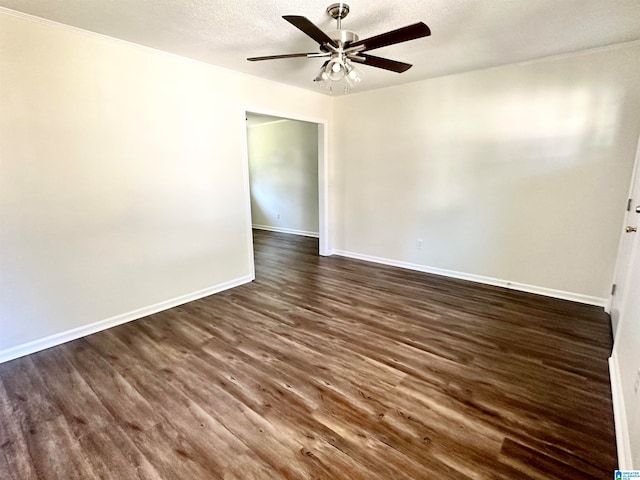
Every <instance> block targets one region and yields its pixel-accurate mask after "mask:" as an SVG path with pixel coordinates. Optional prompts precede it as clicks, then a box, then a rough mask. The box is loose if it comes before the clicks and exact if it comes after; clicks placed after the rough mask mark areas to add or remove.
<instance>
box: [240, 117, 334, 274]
mask: <svg viewBox="0 0 640 480" xmlns="http://www.w3.org/2000/svg"><path fill="white" fill-rule="evenodd" d="M248 113H257V114H259V115H269V116H271V117H279V118H282V119H285V120H297V121H300V122H308V123H314V124H316V125H317V126H318V236H319V248H318V254H319V255H321V256H323V257H326V256H329V255H331V249H330V246H329V160H328V153H329V124H328V121H327V120H326V119H323V118H315V117H307V116H304V115H298V114H295V113H293V114H292V113H291V112H282V111H277V110H271V109H267V108H262V107H256V106H253V105H250V106H245V108H244V109H243V110H242V122H241V125H242V137H241V138H242V143H243V156H244V168H243V177H244V178H243V183H244V190H245V211H246V215H247V221H248V226H247V230H248V236H249V238H248V241H249V246H250V252H249V256H250V265H251V276H252V278H255V261H254V256H253V235H252V221H251V184H250V179H249V142H248V137H247V123H246V116H247V114H248Z"/></svg>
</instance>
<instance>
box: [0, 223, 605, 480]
mask: <svg viewBox="0 0 640 480" xmlns="http://www.w3.org/2000/svg"><path fill="white" fill-rule="evenodd" d="M255 245H256V263H257V265H256V268H257V280H256V281H255V282H253V283H251V284H249V285H246V286H242V287H239V288H236V289H233V290H230V291H227V292H224V293H221V294H218V295H214V296H211V297H208V298H205V299H202V300H199V301H196V302H192V303H190V304H187V305H183V306H181V307H178V308H174V309H172V310H169V311H166V312H162V313H159V314H156V315H153V316H151V317H148V318H145V319H142V320H139V321H136V322H132V323H129V324H126V325H123V326H120V327H117V328H113V329H111V330H108V331H105V332H101V333H98V334H95V335H92V336H90V337H86V338H84V339H81V340H77V341H75V342H71V343H68V344H66V345H63V346H59V347H56V348H52V349H49V350H47V351H43V352H40V353H37V354H34V355H30V356H28V357H24V358H21V359H18V360H14V361H11V362H8V363H5V364H2V365H0V478H2V479H7V478H12V479H31V478H34V479H35V478H42V479H65V480H68V479H74V478H82V479H90V478H113V479H118V480H122V479H133V478H145V479H146V478H149V479H157V478H164V479H187V480H195V479H225V480H227V479H236V480H241V479H282V478H286V479H296V480H298V479H363V480H365V479H366V480H382V479H394V480H395V479H399V480H415V479H457V480H460V479H509V480H513V479H524V480H526V479H562V480H566V479H572V480H576V479H608V478H612V471H613V470H614V468H615V465H616V452H615V440H614V431H613V419H612V408H611V401H610V398H611V396H610V389H609V381H608V371H607V361H606V359H607V357H608V355H609V352H610V349H611V339H610V328H609V322H608V318H607V316H606V315H605V314H604V313H603V312H602V310H601V309H599V308H595V307H589V306H584V305H579V304H574V303H570V302H565V301H560V300H551V299H547V298H543V297H539V296H535V295H529V294H524V293H518V292H513V291H508V290H504V289H500V288H496V287H490V286H483V285H476V284H472V283H468V282H464V281H458V280H453V279H446V278H443V277H437V276H431V275H426V274H421V273H416V272H411V271H405V270H400V269H396V268H391V267H384V266H379V265H372V264H367V263H364V262H360V261H355V260H347V259H344V258H321V257H318V256H317V255H316V252H317V241H316V240H313V239H308V238H303V237H296V236H289V235H284V234H273V233H266V232H256V233H255Z"/></svg>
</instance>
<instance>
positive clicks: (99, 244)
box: [0, 12, 331, 357]
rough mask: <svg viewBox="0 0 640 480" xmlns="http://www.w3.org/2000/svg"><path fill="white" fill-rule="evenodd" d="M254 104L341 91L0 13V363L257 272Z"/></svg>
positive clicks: (290, 105)
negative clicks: (8, 355)
mask: <svg viewBox="0 0 640 480" xmlns="http://www.w3.org/2000/svg"><path fill="white" fill-rule="evenodd" d="M251 108H259V109H262V110H266V111H274V112H278V113H280V114H282V115H284V116H286V115H290V116H292V117H303V118H307V117H309V118H317V119H320V120H325V121H326V120H328V119H329V118H330V112H331V101H330V100H329V99H327V98H326V97H324V96H322V95H319V94H315V93H312V92H308V91H304V90H300V89H296V88H292V87H288V86H285V85H280V84H276V83H273V82H268V81H263V80H260V79H257V78H254V77H250V76H245V75H241V74H236V73H234V72H230V71H227V70H224V69H219V68H215V67H211V66H208V65H205V64H202V63H198V62H195V61H191V60H187V59H183V58H180V57H176V56H172V55H168V54H163V53H160V52H155V51H152V50H149V49H146V48H142V47H138V46H135V45H132V44H128V43H125V42H120V41H116V40H112V39H108V38H105V37H100V36H98V35H93V34H88V33H85V32H81V31H77V30H74V29H71V28H67V27H61V26H56V25H52V24H49V23H47V22H41V21H35V20H32V19H29V18H24V17H22V16H19V15H15V16H14V15H12V14H8V13H7V12H2V13H0V162H1V163H0V223H1V228H0V357H1V356H2V352H3V351H4V352H7V351H8V350H10V349H11V348H12V347H19V346H20V345H22V344H25V343H27V342H30V341H34V340H38V339H42V338H44V337H47V336H50V335H56V334H60V333H62V332H66V331H69V330H71V329H74V328H80V329H82V328H83V327H85V326H86V325H88V324H92V323H94V322H99V321H103V320H105V319H109V318H112V317H114V316H118V315H123V314H127V312H132V311H136V310H137V309H144V308H146V307H148V306H151V305H155V304H158V303H162V302H166V301H168V300H170V299H174V298H177V297H181V296H183V295H188V294H191V293H193V292H197V291H200V290H203V289H211V288H214V287H216V286H220V285H225V284H228V282H234V281H243V280H246V279H248V278H250V275H251V273H252V272H251V268H250V254H251V248H250V243H249V242H250V240H249V239H250V236H249V231H250V230H249V218H248V215H247V212H248V190H247V189H246V187H247V185H248V182H247V179H246V174H247V167H246V157H245V150H244V148H245V147H244V145H245V132H246V130H245V122H244V118H245V117H244V115H245V111H246V110H247V109H251Z"/></svg>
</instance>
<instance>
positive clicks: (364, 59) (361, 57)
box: [349, 53, 413, 73]
mask: <svg viewBox="0 0 640 480" xmlns="http://www.w3.org/2000/svg"><path fill="white" fill-rule="evenodd" d="M349 60H351V61H354V62H356V63H361V64H362V65H369V66H370V67H377V68H383V69H385V70H391V71H392V72H397V73H402V72H406V71H407V70H409V69H410V68H411V67H412V66H413V65H411V64H410V63H404V62H398V61H396V60H389V59H388V58H381V57H374V56H373V55H367V54H366V53H359V54H358V55H357V56H349Z"/></svg>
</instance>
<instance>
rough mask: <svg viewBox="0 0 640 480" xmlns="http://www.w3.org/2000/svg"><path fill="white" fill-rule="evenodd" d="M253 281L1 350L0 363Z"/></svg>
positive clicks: (246, 279) (207, 290) (238, 281)
mask: <svg viewBox="0 0 640 480" xmlns="http://www.w3.org/2000/svg"><path fill="white" fill-rule="evenodd" d="M253 279H254V277H252V276H250V275H247V276H245V277H241V278H238V279H235V280H231V281H229V282H225V283H221V284H218V285H215V286H213V287H209V288H205V289H203V290H198V291H197V292H193V293H188V294H186V295H181V296H179V297H176V298H172V299H171V300H166V301H164V302H160V303H156V304H155V305H150V306H148V307H143V308H139V309H137V310H133V311H131V312H127V313H123V314H120V315H116V316H115V317H111V318H107V319H105V320H100V321H99V322H95V323H91V324H89V325H83V326H82V327H77V328H72V329H71V330H66V331H64V332H60V333H56V334H54V335H50V336H48V337H44V338H40V339H38V340H34V341H32V342H28V343H24V344H22V345H17V346H15V347H11V348H8V349H6V350H1V351H0V363H4V362H8V361H9V360H13V359H15V358H19V357H24V356H25V355H29V354H31V353H35V352H39V351H40V350H45V349H47V348H51V347H55V346H56V345H61V344H63V343H66V342H70V341H71V340H76V339H77V338H80V337H85V336H87V335H91V334H92V333H97V332H100V331H102V330H106V329H108V328H111V327H115V326H117V325H122V324H123V323H127V322H131V321H133V320H138V319H140V318H143V317H146V316H149V315H152V314H154V313H158V312H161V311H163V310H168V309H169V308H173V307H177V306H178V305H182V304H184V303H188V302H192V301H194V300H198V299H199V298H203V297H207V296H209V295H213V294H214V293H219V292H222V291H224V290H229V289H230V288H233V287H238V286H240V285H243V284H245V283H248V282H250V281H252V280H253Z"/></svg>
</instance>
